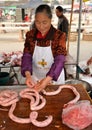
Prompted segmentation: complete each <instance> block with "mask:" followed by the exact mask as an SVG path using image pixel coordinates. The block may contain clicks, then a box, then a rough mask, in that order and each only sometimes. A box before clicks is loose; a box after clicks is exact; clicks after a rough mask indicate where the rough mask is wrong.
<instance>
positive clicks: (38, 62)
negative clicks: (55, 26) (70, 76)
mask: <svg viewBox="0 0 92 130" xmlns="http://www.w3.org/2000/svg"><path fill="white" fill-rule="evenodd" d="M53 61H54V58H53V54H52V50H51V43H50V46H48V47H40V46H37V42H36V44H35V49H34V53H33V63H32V64H33V75H32V77H33V79H34V81H39V80H41V79H43V78H45V77H46V74H47V72H48V71H49V69H50V68H51V65H52V63H53ZM52 83H53V84H64V83H65V75H64V69H62V72H61V74H60V76H59V78H58V80H57V81H52Z"/></svg>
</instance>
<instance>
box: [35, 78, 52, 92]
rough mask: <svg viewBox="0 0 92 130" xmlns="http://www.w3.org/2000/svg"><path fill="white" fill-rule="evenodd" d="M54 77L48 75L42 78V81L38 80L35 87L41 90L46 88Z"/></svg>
mask: <svg viewBox="0 0 92 130" xmlns="http://www.w3.org/2000/svg"><path fill="white" fill-rule="evenodd" d="M51 80H52V78H51V77H50V76H47V77H46V78H44V79H42V80H41V81H39V82H37V84H36V85H35V87H34V89H35V90H37V91H38V92H40V91H41V90H43V89H45V87H46V86H47V85H48V84H49V83H50V81H51Z"/></svg>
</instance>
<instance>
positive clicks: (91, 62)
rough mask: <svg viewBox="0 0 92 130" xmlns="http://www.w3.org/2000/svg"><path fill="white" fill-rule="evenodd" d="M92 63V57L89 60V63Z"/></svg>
mask: <svg viewBox="0 0 92 130" xmlns="http://www.w3.org/2000/svg"><path fill="white" fill-rule="evenodd" d="M90 64H92V57H91V58H90V59H89V60H88V61H87V65H90Z"/></svg>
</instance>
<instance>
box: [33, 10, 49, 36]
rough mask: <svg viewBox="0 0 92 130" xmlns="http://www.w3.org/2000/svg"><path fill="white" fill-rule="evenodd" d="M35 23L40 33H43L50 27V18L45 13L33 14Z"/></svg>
mask: <svg viewBox="0 0 92 130" xmlns="http://www.w3.org/2000/svg"><path fill="white" fill-rule="evenodd" d="M35 25H36V28H37V29H38V31H40V32H41V34H42V35H45V34H46V33H47V32H48V31H49V29H50V27H51V19H50V18H48V16H47V15H46V14H45V13H43V12H42V13H37V14H36V16H35Z"/></svg>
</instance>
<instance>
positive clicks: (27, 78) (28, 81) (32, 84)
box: [25, 71, 35, 88]
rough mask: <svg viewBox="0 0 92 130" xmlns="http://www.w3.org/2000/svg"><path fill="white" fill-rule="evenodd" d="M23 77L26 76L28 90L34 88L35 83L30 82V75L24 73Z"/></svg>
mask: <svg viewBox="0 0 92 130" xmlns="http://www.w3.org/2000/svg"><path fill="white" fill-rule="evenodd" d="M25 76H26V85H27V86H28V87H30V88H32V87H34V85H35V83H34V81H33V80H32V77H31V74H30V72H29V71H26V72H25Z"/></svg>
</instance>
